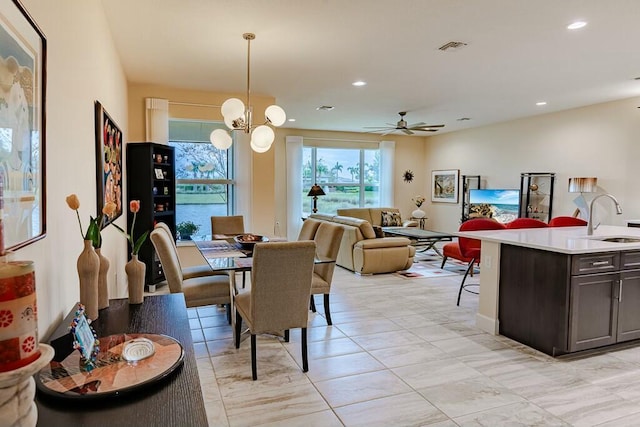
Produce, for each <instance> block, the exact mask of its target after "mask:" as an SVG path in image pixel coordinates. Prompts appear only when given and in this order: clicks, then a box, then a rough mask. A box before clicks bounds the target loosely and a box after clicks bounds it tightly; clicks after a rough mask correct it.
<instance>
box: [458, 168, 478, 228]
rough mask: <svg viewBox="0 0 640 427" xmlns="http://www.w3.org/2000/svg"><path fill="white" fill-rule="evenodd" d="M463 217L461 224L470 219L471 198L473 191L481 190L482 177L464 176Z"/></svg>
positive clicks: (462, 179)
mask: <svg viewBox="0 0 640 427" xmlns="http://www.w3.org/2000/svg"><path fill="white" fill-rule="evenodd" d="M461 181H462V217H461V218H460V223H463V222H465V221H466V220H468V219H469V206H470V201H469V196H470V193H471V191H470V190H472V189H476V190H479V189H480V175H462V178H461Z"/></svg>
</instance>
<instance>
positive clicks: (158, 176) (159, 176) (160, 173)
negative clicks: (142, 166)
mask: <svg viewBox="0 0 640 427" xmlns="http://www.w3.org/2000/svg"><path fill="white" fill-rule="evenodd" d="M153 171H154V172H155V174H156V179H164V172H163V171H162V169H158V168H155V169H153Z"/></svg>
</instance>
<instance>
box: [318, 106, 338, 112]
mask: <svg viewBox="0 0 640 427" xmlns="http://www.w3.org/2000/svg"><path fill="white" fill-rule="evenodd" d="M334 108H336V107H334V106H333V105H322V106H320V107H318V108H316V110H318V111H331V110H333V109H334Z"/></svg>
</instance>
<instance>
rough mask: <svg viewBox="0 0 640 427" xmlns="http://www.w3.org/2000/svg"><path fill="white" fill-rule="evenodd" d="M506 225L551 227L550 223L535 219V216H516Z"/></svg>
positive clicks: (513, 226)
mask: <svg viewBox="0 0 640 427" xmlns="http://www.w3.org/2000/svg"><path fill="white" fill-rule="evenodd" d="M506 227H507V228H509V229H514V228H546V227H549V225H548V224H547V223H546V222H544V221H540V220H539V219H535V218H516V219H514V220H513V221H511V222H509V223H507V225H506Z"/></svg>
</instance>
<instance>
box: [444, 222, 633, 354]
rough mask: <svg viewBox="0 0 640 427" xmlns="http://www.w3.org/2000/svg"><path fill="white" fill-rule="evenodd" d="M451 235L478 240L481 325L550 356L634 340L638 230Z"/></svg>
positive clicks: (556, 229) (561, 229)
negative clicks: (480, 248)
mask: <svg viewBox="0 0 640 427" xmlns="http://www.w3.org/2000/svg"><path fill="white" fill-rule="evenodd" d="M456 234H457V235H458V236H464V237H469V238H474V239H479V240H481V241H482V259H481V260H480V262H481V269H482V274H481V275H480V295H479V298H480V299H479V308H478V314H477V317H476V319H477V325H478V326H479V327H480V328H481V329H483V330H485V331H487V332H489V333H492V334H498V333H499V334H501V335H505V336H507V337H509V338H512V339H514V340H516V341H518V342H521V343H523V344H526V345H528V346H530V347H533V348H536V349H538V350H540V351H543V352H545V353H547V354H551V355H554V356H556V355H561V354H565V353H571V352H576V351H581V350H587V349H591V348H596V347H601V346H605V345H611V344H616V343H620V342H623V341H629V340H634V339H638V338H640V310H637V307H639V306H640V229H639V228H627V227H617V226H601V227H599V228H598V229H596V230H595V231H594V234H593V235H592V236H588V235H587V227H550V228H540V229H514V230H497V231H473V232H458V233H456ZM608 240H614V241H608Z"/></svg>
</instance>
